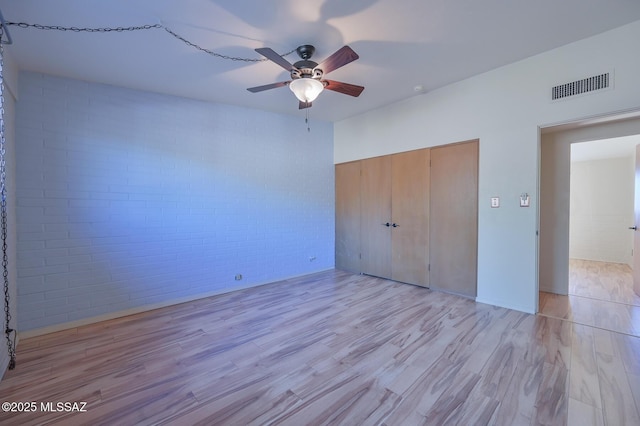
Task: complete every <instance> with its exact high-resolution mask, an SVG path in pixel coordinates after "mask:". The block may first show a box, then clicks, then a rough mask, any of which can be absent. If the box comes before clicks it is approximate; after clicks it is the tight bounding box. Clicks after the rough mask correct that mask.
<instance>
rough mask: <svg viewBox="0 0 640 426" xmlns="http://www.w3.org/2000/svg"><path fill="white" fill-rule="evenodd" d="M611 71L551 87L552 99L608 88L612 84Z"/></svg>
mask: <svg viewBox="0 0 640 426" xmlns="http://www.w3.org/2000/svg"><path fill="white" fill-rule="evenodd" d="M610 75H611V73H608V72H607V73H604V74H599V75H594V76H593V77H588V78H583V79H582V80H576V81H572V82H571V83H565V84H560V85H558V86H554V87H553V88H552V89H551V99H552V100H554V101H555V100H557V99H564V98H567V97H569V96H575V95H580V94H582V93H588V92H593V91H595V90H601V89H606V88H608V87H609V86H610V84H611V77H610Z"/></svg>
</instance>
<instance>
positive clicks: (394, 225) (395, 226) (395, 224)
mask: <svg viewBox="0 0 640 426" xmlns="http://www.w3.org/2000/svg"><path fill="white" fill-rule="evenodd" d="M391 226H393V227H394V228H397V227H398V226H400V225H398V224H397V223H394V224H393V225H391Z"/></svg>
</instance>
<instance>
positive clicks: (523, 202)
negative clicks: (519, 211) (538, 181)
mask: <svg viewBox="0 0 640 426" xmlns="http://www.w3.org/2000/svg"><path fill="white" fill-rule="evenodd" d="M520 207H529V194H527V193H526V192H525V193H523V194H522V195H520Z"/></svg>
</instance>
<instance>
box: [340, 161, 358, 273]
mask: <svg viewBox="0 0 640 426" xmlns="http://www.w3.org/2000/svg"><path fill="white" fill-rule="evenodd" d="M335 182H336V183H335V185H336V187H335V191H336V194H335V197H336V198H335V199H336V239H335V245H336V254H335V256H336V259H335V262H336V268H338V269H343V270H345V271H350V272H355V273H360V272H361V268H360V162H359V161H354V162H350V163H342V164H336V166H335Z"/></svg>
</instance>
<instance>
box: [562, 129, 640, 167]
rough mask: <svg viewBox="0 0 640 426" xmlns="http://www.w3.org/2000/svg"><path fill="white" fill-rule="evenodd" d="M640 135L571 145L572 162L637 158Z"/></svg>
mask: <svg viewBox="0 0 640 426" xmlns="http://www.w3.org/2000/svg"><path fill="white" fill-rule="evenodd" d="M636 145H640V135H632V136H623V137H619V138H611V139H601V140H596V141H589V142H580V143H572V144H571V161H572V162H576V161H591V160H602V159H606V158H620V157H631V156H633V157H635V155H636Z"/></svg>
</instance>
